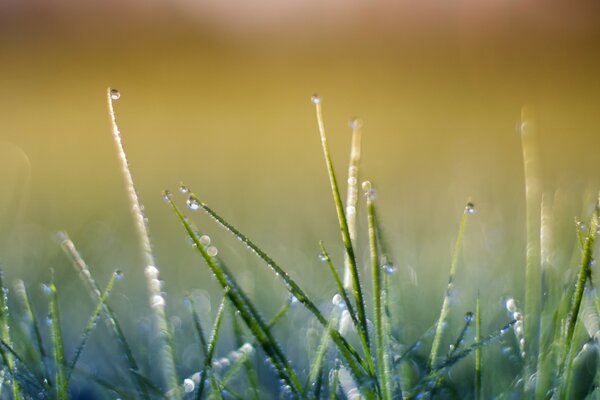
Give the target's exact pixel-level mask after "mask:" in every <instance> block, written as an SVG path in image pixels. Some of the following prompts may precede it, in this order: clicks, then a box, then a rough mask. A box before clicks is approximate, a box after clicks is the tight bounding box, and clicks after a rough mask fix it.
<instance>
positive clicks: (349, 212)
mask: <svg viewBox="0 0 600 400" xmlns="http://www.w3.org/2000/svg"><path fill="white" fill-rule="evenodd" d="M349 125H350V128H352V145H351V148H350V161H349V163H348V164H349V165H348V192H347V194H346V220H347V221H348V233H349V235H350V241H351V242H352V245H353V246H355V245H356V215H357V213H358V172H359V164H360V147H361V146H360V144H361V136H362V132H361V128H362V121H361V120H360V119H358V118H355V119H353V120H351V121H350V124H349ZM350 268H351V267H350V261H349V259H348V253H347V252H344V288H346V289H347V290H352V273H351V272H350Z"/></svg>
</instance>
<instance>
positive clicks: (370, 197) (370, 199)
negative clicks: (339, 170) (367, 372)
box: [363, 181, 392, 400]
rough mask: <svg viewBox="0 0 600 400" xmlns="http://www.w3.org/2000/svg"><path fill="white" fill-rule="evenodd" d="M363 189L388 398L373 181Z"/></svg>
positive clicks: (378, 350)
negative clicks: (365, 200)
mask: <svg viewBox="0 0 600 400" xmlns="http://www.w3.org/2000/svg"><path fill="white" fill-rule="evenodd" d="M363 190H365V197H366V199H367V220H368V226H369V250H370V256H371V274H372V278H373V315H374V320H375V354H376V357H377V370H378V376H379V383H380V385H381V394H382V397H383V398H384V399H386V400H388V399H391V398H392V387H391V377H390V376H389V372H390V368H389V363H388V358H387V356H386V341H385V340H384V325H383V309H382V304H381V297H382V288H381V266H380V264H379V260H380V257H379V246H378V243H377V229H376V227H375V226H376V224H375V205H374V201H375V192H374V190H375V189H373V188H372V187H371V182H369V181H366V182H363Z"/></svg>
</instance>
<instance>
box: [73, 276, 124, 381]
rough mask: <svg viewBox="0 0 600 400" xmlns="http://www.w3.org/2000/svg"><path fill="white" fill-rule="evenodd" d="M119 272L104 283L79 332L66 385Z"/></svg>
mask: <svg viewBox="0 0 600 400" xmlns="http://www.w3.org/2000/svg"><path fill="white" fill-rule="evenodd" d="M120 274H121V272H120V271H118V270H117V271H115V272H113V273H112V275H111V277H110V280H109V281H108V284H107V285H106V289H104V292H103V293H102V295H101V296H100V301H99V302H98V305H97V306H96V308H95V309H94V312H93V313H92V315H91V316H90V318H89V320H88V322H87V324H86V325H85V328H84V330H83V333H82V334H81V339H80V341H79V345H78V346H77V350H75V355H74V356H73V359H72V360H71V364H70V365H69V368H68V373H67V385H68V384H69V382H70V381H71V375H72V374H73V370H74V369H75V365H77V361H79V357H80V356H81V353H82V352H83V349H84V348H85V346H86V344H87V341H88V339H89V337H90V334H91V332H92V330H93V329H94V328H95V327H96V324H97V322H98V318H99V317H100V314H101V313H102V310H103V309H104V304H106V300H107V299H108V296H109V295H110V293H111V292H112V289H113V287H114V285H115V281H116V279H117V277H118V276H119V275H120Z"/></svg>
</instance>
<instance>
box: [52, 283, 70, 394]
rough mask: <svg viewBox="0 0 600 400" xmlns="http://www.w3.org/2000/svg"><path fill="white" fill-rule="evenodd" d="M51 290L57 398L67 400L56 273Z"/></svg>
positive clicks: (53, 354)
mask: <svg viewBox="0 0 600 400" xmlns="http://www.w3.org/2000/svg"><path fill="white" fill-rule="evenodd" d="M48 287H49V288H50V310H49V316H50V320H51V322H52V323H51V325H50V326H51V332H52V356H53V359H54V369H55V378H54V383H55V386H56V398H57V399H58V400H66V399H67V397H68V396H67V374H66V372H65V355H64V350H63V338H62V332H61V330H60V315H59V310H58V295H57V290H56V285H55V284H54V273H52V280H51V282H50V284H49V285H48Z"/></svg>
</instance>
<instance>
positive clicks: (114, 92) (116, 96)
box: [110, 89, 121, 100]
mask: <svg viewBox="0 0 600 400" xmlns="http://www.w3.org/2000/svg"><path fill="white" fill-rule="evenodd" d="M120 98H121V92H119V91H118V90H117V89H110V99H111V100H119V99H120Z"/></svg>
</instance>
